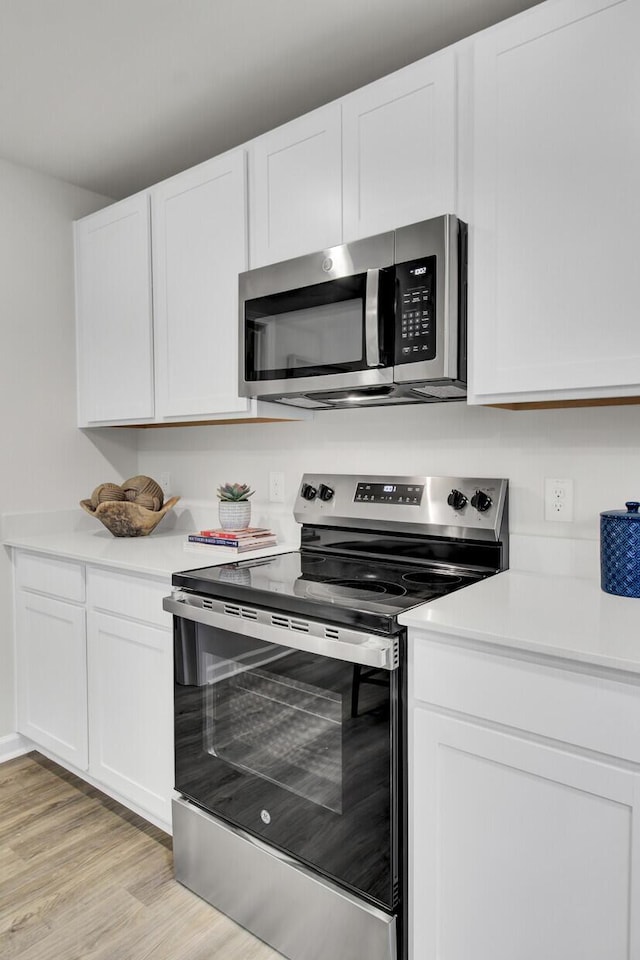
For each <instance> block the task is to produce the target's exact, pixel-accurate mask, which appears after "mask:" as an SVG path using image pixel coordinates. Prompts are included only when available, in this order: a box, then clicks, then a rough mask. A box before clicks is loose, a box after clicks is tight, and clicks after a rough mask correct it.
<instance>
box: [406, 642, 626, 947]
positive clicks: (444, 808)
mask: <svg viewBox="0 0 640 960" xmlns="http://www.w3.org/2000/svg"><path fill="white" fill-rule="evenodd" d="M411 645H412V647H415V648H417V649H416V653H415V656H416V659H417V668H416V671H417V672H416V677H415V681H412V688H413V694H412V697H411V704H412V706H411V719H410V731H411V732H410V737H411V758H412V766H411V788H410V796H411V801H410V803H411V815H410V843H409V849H410V851H411V854H410V856H411V864H410V877H411V880H410V886H411V896H410V911H411V928H412V930H411V944H412V949H411V957H412V960H436V958H438V960H442V958H445V957H446V960H470V958H473V960H514V958H517V960H542V958H544V960H578V958H579V960H605V958H606V960H629V958H634V960H637V958H638V957H640V886H639V884H640V820H639V811H640V765H639V764H637V763H629V762H628V761H626V760H623V759H618V756H620V757H623V756H626V755H627V753H628V749H627V747H628V745H627V743H626V742H624V741H625V734H624V732H623V731H622V730H621V731H620V736H621V746H620V750H619V751H616V754H615V755H613V756H611V755H609V756H608V755H603V754H602V753H601V752H596V751H595V749H589V744H588V740H589V729H590V727H591V725H593V723H594V715H596V716H597V717H599V720H598V723H599V724H600V725H602V726H603V727H608V728H609V733H608V736H610V737H612V738H613V740H615V730H616V727H615V723H612V722H611V715H607V714H606V713H604V712H603V714H602V715H599V714H598V698H597V696H596V697H594V698H593V699H592V700H591V706H590V713H591V716H590V717H589V716H583V717H580V709H579V697H578V696H577V694H578V692H579V691H580V690H583V689H584V688H585V686H588V687H592V688H593V689H597V688H598V686H599V685H600V684H601V685H602V690H603V694H604V696H603V699H602V703H603V704H606V703H607V702H610V701H609V698H610V696H617V698H618V701H619V706H620V710H621V712H622V713H626V712H628V711H629V710H630V709H634V710H635V711H637V712H638V713H639V714H640V687H639V686H638V685H637V683H636V682H635V681H634V680H633V678H631V679H629V680H628V681H627V680H625V679H622V680H621V681H620V682H618V681H616V680H611V679H610V678H608V677H602V678H599V677H598V676H597V675H595V674H593V675H590V676H586V677H585V676H584V675H582V674H580V673H578V671H576V673H575V674H574V673H573V672H571V671H570V670H565V669H558V668H555V667H554V666H547V665H546V664H541V663H533V662H526V661H523V660H520V661H518V660H515V659H514V660H510V659H509V656H508V655H507V656H502V655H491V654H482V653H478V651H477V650H474V649H469V650H468V651H465V650H464V649H463V648H457V649H454V650H453V651H449V649H448V648H447V647H446V646H444V645H442V644H441V643H439V642H433V643H431V641H430V640H428V639H426V638H415V639H414V640H413V643H412V644H411ZM420 648H422V650H420ZM429 648H431V650H433V652H434V654H435V655H434V657H433V658H431V657H430V656H429V652H430V651H429ZM425 649H426V651H427V655H426V656H424V657H421V653H424V652H425ZM449 652H452V656H451V657H449V655H448V654H449ZM467 653H468V656H469V658H470V661H471V667H472V668H473V666H475V665H476V664H477V663H478V662H480V660H481V661H483V662H484V663H485V666H486V671H485V674H484V675H483V676H481V678H480V679H479V681H478V685H481V686H483V687H484V689H483V690H481V692H480V693H478V692H477V691H476V690H475V689H474V685H473V682H472V683H471V684H470V683H469V677H470V675H471V674H470V673H469V672H468V671H467V670H466V669H465V668H464V666H463V667H462V669H461V670H459V671H458V672H456V670H455V666H456V663H462V661H463V660H464V657H465V655H466V654H467ZM478 658H479V659H478ZM492 661H493V663H494V664H495V667H496V674H495V678H494V681H495V684H497V683H498V682H502V681H503V680H504V679H505V676H504V669H505V665H506V668H507V670H509V669H510V668H511V666H513V667H514V670H513V674H512V677H511V679H514V680H515V679H516V677H517V676H518V674H520V676H521V677H522V678H524V682H523V683H522V684H521V685H520V686H519V687H518V688H516V689H514V690H511V691H510V692H509V693H508V694H507V696H506V697H501V696H500V695H499V694H498V695H497V696H496V697H495V698H494V696H493V693H494V690H493V689H492V683H491V663H492ZM414 662H415V661H414ZM427 663H430V664H431V665H432V666H435V665H436V664H441V665H442V666H443V668H444V669H443V670H442V673H441V674H440V675H437V674H436V675H434V674H433V673H432V675H431V677H430V678H429V680H428V681H427V683H425V684H423V682H422V678H421V677H420V676H419V673H420V670H421V667H423V666H425V665H426V664H427ZM527 675H530V677H531V678H532V679H533V683H532V684H528V683H527V681H526V677H527ZM563 679H566V681H567V686H566V691H565V693H566V696H565V697H563V692H562V689H561V685H562V681H563ZM583 679H584V680H585V681H586V683H585V684H583V682H582V681H583ZM547 681H548V696H545V695H544V690H545V686H546V684H547ZM576 681H577V682H576ZM559 684H560V688H559V687H558V685H559ZM427 688H428V689H427ZM496 689H497V687H496ZM534 691H535V696H536V700H535V702H533V701H532V703H531V704H530V706H531V707H532V708H534V709H535V710H537V712H538V713H539V714H540V715H543V716H544V715H546V717H547V722H548V718H549V717H550V718H551V722H552V724H553V723H554V722H555V721H557V735H556V737H553V738H548V737H544V738H543V737H540V736H539V735H538V734H537V733H535V732H534V731H529V730H524V729H516V728H515V722H517V721H518V718H519V717H521V716H522V715H523V713H526V711H527V709H528V706H529V705H527V703H526V701H527V699H528V698H530V697H531V696H532V695H533V694H534ZM423 695H424V696H425V699H426V701H427V702H424V703H422V702H421V701H420V699H419V698H418V699H417V696H418V697H419V696H423ZM558 695H559V696H560V700H556V697H557V696H558ZM509 696H510V697H512V699H513V702H514V704H517V703H518V701H524V707H523V710H521V709H520V707H519V706H517V707H514V712H513V715H512V716H510V715H509V711H508V710H505V709H504V706H505V702H506V700H507V699H508V697H509ZM494 701H495V702H497V707H495V708H494V706H493V705H492V704H493V702H494ZM471 710H473V714H472V713H471ZM616 712H617V711H616V708H615V705H614V707H613V710H612V714H613V717H614V719H616V720H617V719H618V717H617V716H616ZM494 713H495V714H496V715H497V716H498V720H499V722H498V723H496V722H495V717H492V716H491V714H494ZM511 721H513V723H512V722H511ZM565 721H567V722H565ZM570 724H576V726H574V729H575V730H576V735H575V737H572V742H570V743H568V742H566V739H565V738H566V737H567V736H568V730H569V725H570ZM580 726H582V732H581V731H580V729H579V728H580ZM613 740H612V743H613ZM578 744H579V745H578ZM613 747H614V750H615V744H613Z"/></svg>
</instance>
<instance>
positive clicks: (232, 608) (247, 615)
mask: <svg viewBox="0 0 640 960" xmlns="http://www.w3.org/2000/svg"><path fill="white" fill-rule="evenodd" d="M224 612H225V613H226V614H228V615H229V616H230V617H241V618H242V619H243V620H257V619H258V611H257V610H253V609H252V608H251V607H241V606H240V605H239V604H237V603H225V605H224Z"/></svg>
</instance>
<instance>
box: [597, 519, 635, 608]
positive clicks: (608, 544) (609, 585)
mask: <svg viewBox="0 0 640 960" xmlns="http://www.w3.org/2000/svg"><path fill="white" fill-rule="evenodd" d="M626 508H627V509H626V510H607V511H606V512H605V513H601V514H600V584H601V586H602V589H603V590H604V591H605V593H615V594H617V595H618V596H620V597H640V513H639V512H638V511H639V509H640V501H636V500H629V501H628V502H627V503H626Z"/></svg>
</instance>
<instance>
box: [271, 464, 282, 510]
mask: <svg viewBox="0 0 640 960" xmlns="http://www.w3.org/2000/svg"><path fill="white" fill-rule="evenodd" d="M269 500H270V501H271V503H284V473H278V472H274V471H271V473H270V474H269Z"/></svg>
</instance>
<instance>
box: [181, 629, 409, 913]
mask: <svg viewBox="0 0 640 960" xmlns="http://www.w3.org/2000/svg"><path fill="white" fill-rule="evenodd" d="M175 647H176V650H175V653H176V684H175V710H176V717H175V720H176V725H175V737H176V789H177V790H179V791H180V792H181V793H183V794H184V795H185V796H187V797H189V798H190V799H192V800H193V801H194V802H196V803H197V804H199V805H200V806H202V807H204V808H205V809H207V810H209V811H211V812H212V813H214V814H215V815H217V816H220V817H221V818H223V819H225V820H227V821H229V822H230V823H233V824H235V825H237V826H240V827H242V828H243V829H245V830H247V831H248V832H250V833H252V834H254V835H256V836H258V837H260V838H261V839H263V840H265V841H266V842H268V843H271V844H273V845H274V846H276V847H278V848H279V849H281V850H283V851H285V852H287V853H290V854H291V855H293V856H295V857H297V858H299V859H301V860H302V861H304V862H306V863H308V864H309V865H310V866H312V867H314V868H316V869H319V870H321V871H322V872H323V873H325V874H326V875H327V876H329V877H331V878H332V879H334V880H336V881H338V882H339V883H342V884H345V885H347V886H348V887H349V888H351V889H353V890H356V891H358V892H359V893H363V894H365V896H367V897H369V898H370V899H371V900H372V901H373V902H375V903H378V904H380V905H382V906H385V907H391V906H393V897H394V883H393V880H394V875H395V873H396V870H395V861H396V854H397V851H395V850H394V849H393V848H392V836H393V829H392V817H393V811H394V804H393V797H392V783H393V755H394V750H393V743H394V738H395V737H396V723H395V719H394V718H395V716H396V713H397V702H396V701H397V695H396V690H395V685H396V683H397V675H396V673H389V672H388V671H382V670H381V671H377V672H376V674H375V676H374V675H371V676H369V675H368V673H367V669H366V668H360V667H354V665H353V664H348V663H344V662H342V661H337V660H331V659H330V658H328V657H320V656H317V655H315V654H309V653H305V652H301V651H297V650H292V649H290V648H288V647H284V646H278V645H275V644H269V643H265V642H264V641H261V640H254V639H252V638H250V637H246V636H243V635H240V634H235V633H230V632H227V631H224V630H219V629H214V628H212V627H207V626H203V625H202V624H196V623H192V622H190V621H184V620H176V625H175Z"/></svg>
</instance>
